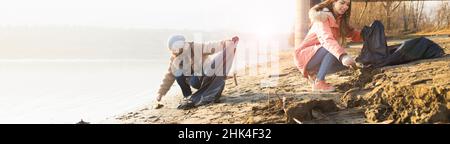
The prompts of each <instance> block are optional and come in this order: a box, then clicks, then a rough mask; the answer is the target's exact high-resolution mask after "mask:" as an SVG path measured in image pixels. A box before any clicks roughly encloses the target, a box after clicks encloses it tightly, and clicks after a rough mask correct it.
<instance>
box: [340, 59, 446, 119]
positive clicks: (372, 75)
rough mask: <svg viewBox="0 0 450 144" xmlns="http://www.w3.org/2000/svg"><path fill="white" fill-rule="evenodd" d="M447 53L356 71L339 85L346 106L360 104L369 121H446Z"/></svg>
mask: <svg viewBox="0 0 450 144" xmlns="http://www.w3.org/2000/svg"><path fill="white" fill-rule="evenodd" d="M449 71H450V56H446V57H444V58H439V59H432V60H421V61H417V62H412V63H409V64H406V65H399V66H391V67H385V68H380V69H371V70H370V69H366V70H359V72H358V73H356V75H355V76H354V78H353V79H351V80H350V81H348V82H346V83H343V84H341V85H339V86H338V88H339V89H340V90H341V91H346V93H345V94H344V95H343V96H342V97H341V99H340V102H341V103H342V105H343V106H345V107H347V108H353V107H363V108H364V109H365V117H366V120H367V122H369V123H378V122H386V121H388V122H391V123H448V122H449V116H450V113H449V110H448V109H449V108H450V107H448V106H449V103H450V101H449V96H450V76H449V74H450V73H449Z"/></svg>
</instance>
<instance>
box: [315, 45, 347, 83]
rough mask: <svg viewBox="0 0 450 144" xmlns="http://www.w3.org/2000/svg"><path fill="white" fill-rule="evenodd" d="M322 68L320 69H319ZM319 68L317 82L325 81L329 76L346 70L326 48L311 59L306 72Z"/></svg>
mask: <svg viewBox="0 0 450 144" xmlns="http://www.w3.org/2000/svg"><path fill="white" fill-rule="evenodd" d="M319 66H320V67H319ZM316 67H319V72H318V73H317V80H325V76H326V75H327V74H331V73H335V72H338V71H341V70H343V69H345V66H344V65H342V63H341V62H340V61H339V60H338V59H337V58H336V57H335V56H334V55H332V54H331V53H330V52H328V50H327V49H325V48H323V47H322V48H320V49H319V50H317V52H316V54H315V55H314V56H313V58H311V60H310V61H309V63H308V65H307V66H306V70H312V69H314V68H316Z"/></svg>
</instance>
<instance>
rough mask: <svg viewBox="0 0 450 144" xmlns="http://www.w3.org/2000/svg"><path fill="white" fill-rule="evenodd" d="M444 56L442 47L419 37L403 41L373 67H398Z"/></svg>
mask: <svg viewBox="0 0 450 144" xmlns="http://www.w3.org/2000/svg"><path fill="white" fill-rule="evenodd" d="M444 55H445V52H444V50H443V49H442V47H440V46H439V45H438V44H436V43H435V42H433V41H431V40H429V39H427V38H425V37H420V38H415V39H412V40H408V41H405V42H404V43H403V44H401V45H400V46H399V47H398V48H396V50H395V51H394V52H393V53H392V54H390V55H389V56H388V57H387V58H386V59H384V60H383V61H382V63H379V64H377V65H375V67H383V66H390V65H399V64H404V63H408V62H411V61H416V60H421V59H431V58H439V57H442V56H444Z"/></svg>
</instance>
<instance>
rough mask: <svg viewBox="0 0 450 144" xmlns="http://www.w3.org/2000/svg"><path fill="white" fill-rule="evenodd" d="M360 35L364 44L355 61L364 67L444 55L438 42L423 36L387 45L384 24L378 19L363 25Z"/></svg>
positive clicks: (402, 62) (377, 66) (376, 66)
mask: <svg viewBox="0 0 450 144" xmlns="http://www.w3.org/2000/svg"><path fill="white" fill-rule="evenodd" d="M361 35H362V37H363V39H364V44H363V48H362V50H361V54H360V55H359V56H358V57H357V58H356V61H357V62H359V63H361V64H363V66H364V67H375V68H379V67H383V66H390V65H398V64H404V63H408V62H411V61H415V60H420V59H430V58H438V57H442V56H443V55H445V52H444V50H443V49H442V48H441V47H440V46H439V45H438V44H436V43H434V42H433V41H431V40H429V39H427V38H424V37H420V38H415V39H411V40H408V41H405V42H404V43H403V44H399V45H393V46H387V43H386V37H385V34H384V26H383V24H382V23H381V22H380V21H374V22H373V23H372V24H371V26H370V27H367V26H365V27H364V28H363V30H362V33H361Z"/></svg>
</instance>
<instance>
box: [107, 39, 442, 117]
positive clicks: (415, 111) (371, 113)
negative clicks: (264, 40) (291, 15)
mask: <svg viewBox="0 0 450 144" xmlns="http://www.w3.org/2000/svg"><path fill="white" fill-rule="evenodd" d="M432 40H433V41H435V42H437V43H438V44H440V45H441V46H442V47H443V48H444V49H445V51H446V53H450V38H433V39H432ZM360 49H361V46H360V45H359V46H352V47H351V48H349V49H348V50H347V51H348V52H349V53H350V54H351V55H353V56H356V55H358V53H359V51H360ZM293 51H294V50H288V51H283V52H280V70H281V73H279V74H278V76H273V74H270V73H261V74H258V75H256V76H240V77H238V78H237V80H238V85H237V86H236V85H235V83H234V81H233V80H232V79H230V80H227V84H226V89H225V90H224V92H223V96H222V97H221V99H220V102H219V103H215V104H211V105H207V106H201V107H198V108H194V109H191V110H178V109H176V107H177V106H178V103H179V102H180V101H181V96H180V95H179V94H177V92H176V91H177V90H179V89H178V88H177V87H176V86H174V88H172V90H171V92H170V93H171V94H170V95H169V96H166V97H165V98H164V100H163V102H164V103H165V106H164V107H163V108H162V109H158V110H154V109H152V105H151V104H149V105H145V106H142V107H140V108H138V109H137V110H136V111H132V112H128V113H125V114H123V115H120V116H117V117H115V118H113V119H110V120H109V121H105V122H106V123H108V122H113V121H114V123H116V122H117V123H125V124H129V123H137V124H172V123H176V124H261V123H262V124H264V123H338V124H349V123H357V124H360V123H446V122H448V119H449V117H450V115H449V113H448V111H449V110H448V109H449V108H450V105H449V104H450V103H449V102H450V58H449V57H448V56H446V57H444V58H439V59H433V60H422V61H417V62H413V63H409V64H405V65H399V66H394V67H387V68H383V69H380V70H374V71H378V72H364V71H354V70H346V71H342V72H339V73H337V74H333V75H329V76H328V77H327V80H328V82H329V83H332V84H334V85H335V86H336V87H337V88H338V91H337V92H333V93H314V92H311V86H310V85H309V84H308V82H307V80H306V79H304V78H302V76H301V74H300V72H299V71H298V70H297V69H296V68H295V66H294V63H293V55H292V54H293ZM271 75H272V76H271ZM380 75H382V76H380ZM267 82H275V83H276V84H277V85H276V86H266V85H265V83H267ZM392 83H397V84H394V85H392ZM399 83H400V84H401V85H402V86H400V85H398V84H399ZM418 89H420V90H423V91H419V92H418ZM420 92H422V93H420ZM434 92H435V93H434ZM377 94H378V95H380V97H377V96H378V95H377ZM374 95H376V96H374ZM398 97H401V99H398ZM352 104H353V105H352ZM430 107H431V108H430Z"/></svg>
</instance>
